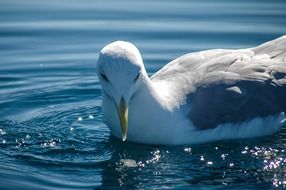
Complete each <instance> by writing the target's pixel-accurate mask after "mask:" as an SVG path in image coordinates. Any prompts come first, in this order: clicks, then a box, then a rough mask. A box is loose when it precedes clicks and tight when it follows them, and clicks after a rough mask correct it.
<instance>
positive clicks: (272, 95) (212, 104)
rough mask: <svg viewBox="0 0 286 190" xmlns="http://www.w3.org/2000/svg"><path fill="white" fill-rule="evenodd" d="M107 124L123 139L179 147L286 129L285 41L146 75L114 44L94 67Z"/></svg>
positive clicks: (181, 61)
mask: <svg viewBox="0 0 286 190" xmlns="http://www.w3.org/2000/svg"><path fill="white" fill-rule="evenodd" d="M96 71H97V75H98V77H99V81H100V84H101V86H102V90H103V93H102V96H103V101H102V112H103V120H104V122H105V123H106V124H107V126H108V127H109V128H110V131H111V133H112V135H114V136H115V137H117V138H119V139H122V140H123V141H125V140H127V141H132V142H139V143H145V144H162V145H179V144H193V143H204V142H209V141H215V140H222V139H237V138H249V137H257V136H262V135H269V134H272V133H274V132H276V131H277V130H279V128H280V127H281V126H282V125H283V124H284V123H285V111H286V37H285V36H283V37H280V38H278V39H275V40H273V41H270V42H267V43H265V44H262V45H260V46H257V47H255V48H249V49H240V50H224V49H215V50H208V51H201V52H196V53H190V54H186V55H183V56H181V57H179V58H177V59H175V60H173V61H172V62H170V63H169V64H167V65H166V66H164V67H163V68H162V69H161V70H160V71H158V72H157V73H155V74H154V75H153V76H151V78H150V77H149V76H148V74H147V72H146V70H145V67H144V64H143V60H142V57H141V55H140V52H139V50H138V49H137V48H136V47H135V46H134V45H133V44H131V43H129V42H124V41H116V42H113V43H111V44H108V45H107V46H105V47H104V48H103V49H102V50H101V52H100V54H99V59H98V62H97V67H96Z"/></svg>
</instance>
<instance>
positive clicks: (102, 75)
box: [100, 73, 109, 82]
mask: <svg viewBox="0 0 286 190" xmlns="http://www.w3.org/2000/svg"><path fill="white" fill-rule="evenodd" d="M100 76H101V78H102V79H103V80H105V81H106V82H109V80H108V78H107V76H106V75H105V74H103V73H100Z"/></svg>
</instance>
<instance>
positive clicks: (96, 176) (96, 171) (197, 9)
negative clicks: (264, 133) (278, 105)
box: [0, 0, 286, 189]
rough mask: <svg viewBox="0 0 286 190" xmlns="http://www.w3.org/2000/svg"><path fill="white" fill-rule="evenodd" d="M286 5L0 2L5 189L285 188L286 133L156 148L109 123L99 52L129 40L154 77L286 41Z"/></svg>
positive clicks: (0, 163)
mask: <svg viewBox="0 0 286 190" xmlns="http://www.w3.org/2000/svg"><path fill="white" fill-rule="evenodd" d="M285 10H286V2H285V1H282V0H280V1H278V0H274V1H266V0H263V1H256V0H249V1H246V0H245V1H244V0H243V1H227V0H219V1H215V2H214V1H211V0H195V1H187V0H179V1H171V0H168V1H159V0H145V1H132V0H124V1H120V2H119V1H115V0H106V1H91V0H83V1H75V0H71V1H68V0H57V1H36V0H28V1H20V0H2V1H0V189H19V188H21V189H106V188H116V187H124V188H130V189H134V188H136V189H168V188H169V189H175V188H178V189H180V188H181V189H185V188H188V189H191V188H193V189H198V188H200V189H220V188H222V189H223V188H230V189H253V188H257V189H272V188H276V187H277V188H283V187H284V188H285V187H286V176H285V175H286V174H285V169H286V168H285V167H286V153H285V148H286V128H285V127H284V128H283V129H282V130H281V131H279V132H278V133H276V134H274V135H272V136H268V137H263V138H255V139H250V140H239V141H221V142H215V143H208V144H203V145H189V146H178V147H168V146H147V145H140V144H132V143H125V144H122V143H121V142H120V141H117V140H116V139H113V138H112V137H110V135H109V129H108V128H107V127H106V126H105V125H104V124H103V122H102V114H101V98H102V97H101V89H100V85H99V83H98V78H97V76H96V74H95V73H96V72H95V63H96V60H97V57H98V52H99V51H100V49H101V48H102V47H103V46H105V45H106V44H107V43H110V42H112V41H115V40H126V41H131V42H132V43H134V44H135V45H136V46H137V47H138V48H139V49H140V51H141V53H142V56H143V59H144V62H145V65H146V68H147V71H148V73H149V74H150V75H151V74H153V73H154V72H156V71H157V70H159V69H160V68H161V67H162V66H163V65H164V64H166V63H168V62H169V61H171V60H172V59H174V58H176V57H178V56H180V55H182V54H185V53H188V52H195V51H200V50H205V49H211V48H233V49H235V48H245V47H251V46H256V45H258V44H260V43H262V42H265V41H268V40H271V39H274V38H276V37H279V36H281V35H283V34H286V12H285Z"/></svg>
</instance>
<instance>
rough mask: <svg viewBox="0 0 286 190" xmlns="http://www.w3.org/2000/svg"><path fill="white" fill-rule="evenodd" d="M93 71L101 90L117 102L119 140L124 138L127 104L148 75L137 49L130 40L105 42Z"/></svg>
mask: <svg viewBox="0 0 286 190" xmlns="http://www.w3.org/2000/svg"><path fill="white" fill-rule="evenodd" d="M96 71H97V76H98V78H99V81H100V84H101V86H102V90H103V92H104V93H105V94H106V96H107V97H108V98H109V99H110V100H111V101H112V102H113V103H114V106H116V110H117V113H118V118H119V121H120V126H121V131H122V140H123V141H125V140H126V138H127V130H128V105H129V103H130V100H131V99H132V97H133V95H134V94H135V93H136V91H137V90H138V89H139V87H140V85H141V84H142V83H143V82H144V79H146V77H147V73H146V71H145V68H144V65H143V61H142V57H141V55H140V52H139V50H138V49H137V48H136V47H135V46H134V45H133V44H131V43H129V42H124V41H116V42H113V43H111V44H108V45H107V46H105V47H104V48H103V49H102V50H101V51H100V54H99V58H98V61H97V65H96Z"/></svg>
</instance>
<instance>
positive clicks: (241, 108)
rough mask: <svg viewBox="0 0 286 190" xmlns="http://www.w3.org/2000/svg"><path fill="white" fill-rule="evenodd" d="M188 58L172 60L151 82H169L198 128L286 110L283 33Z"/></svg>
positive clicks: (285, 46)
mask: <svg viewBox="0 0 286 190" xmlns="http://www.w3.org/2000/svg"><path fill="white" fill-rule="evenodd" d="M192 56H194V54H193V55H192V54H189V55H187V56H186V57H185V58H184V57H182V58H179V59H177V60H175V62H173V63H171V64H170V65H169V66H168V67H166V68H165V71H164V68H163V70H162V71H161V73H160V72H158V74H156V75H154V77H153V78H152V80H153V81H154V82H155V83H156V82H160V81H161V82H162V81H163V80H165V81H166V80H168V81H170V82H168V83H169V85H168V86H170V88H173V89H174V90H176V93H179V96H173V97H174V98H176V99H177V100H178V101H180V103H181V105H182V106H185V107H187V108H188V109H187V112H186V116H187V117H188V118H190V119H191V120H192V122H193V123H194V125H195V126H196V127H198V128H199V129H207V128H214V127H216V126H217V125H218V124H221V123H228V122H232V123H235V122H241V121H245V120H248V119H251V118H254V117H263V116H268V115H272V114H277V113H280V112H286V37H285V36H283V37H281V38H278V39H276V40H273V41H270V42H267V43H265V44H262V45H260V46H258V47H256V48H251V49H244V50H212V51H205V52H199V53H197V54H195V56H194V57H196V58H195V59H196V60H198V59H197V57H198V56H199V57H202V59H200V61H197V62H195V63H190V62H188V60H192V59H193V58H192ZM182 60H185V61H182ZM178 65H180V66H178ZM190 65H191V66H190ZM174 68H176V69H179V70H180V71H177V72H175V73H174V72H173V70H174ZM176 69H175V70H176ZM172 78H173V79H178V80H170V79H172ZM182 82H184V83H186V84H187V85H188V86H189V87H188V88H186V86H185V85H182V84H181V83H182ZM182 87H183V89H181V88H182Z"/></svg>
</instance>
